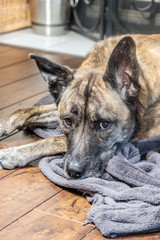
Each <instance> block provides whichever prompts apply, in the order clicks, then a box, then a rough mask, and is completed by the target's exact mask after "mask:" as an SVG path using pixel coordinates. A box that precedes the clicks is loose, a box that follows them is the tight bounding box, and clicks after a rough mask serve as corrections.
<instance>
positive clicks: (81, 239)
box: [79, 225, 96, 240]
mask: <svg viewBox="0 0 160 240" xmlns="http://www.w3.org/2000/svg"><path fill="white" fill-rule="evenodd" d="M93 226H94V225H93ZM95 229H96V227H95V226H94V228H92V229H91V230H89V231H88V232H87V233H86V234H85V235H84V236H83V237H82V238H80V239H79V240H83V239H85V238H86V237H87V236H88V235H89V234H90V233H91V232H93V231H94V230H95Z"/></svg>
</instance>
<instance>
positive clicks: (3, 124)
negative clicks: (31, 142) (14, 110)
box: [0, 118, 16, 137]
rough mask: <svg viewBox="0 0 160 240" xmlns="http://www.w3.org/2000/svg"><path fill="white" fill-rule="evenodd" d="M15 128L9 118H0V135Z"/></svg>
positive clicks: (4, 134) (5, 134) (3, 135)
mask: <svg viewBox="0 0 160 240" xmlns="http://www.w3.org/2000/svg"><path fill="white" fill-rule="evenodd" d="M15 129H16V126H15V123H13V122H12V120H11V119H9V118H4V119H1V120H0V137H5V136H7V135H9V134H10V133H12V132H13V131H14V130H15Z"/></svg>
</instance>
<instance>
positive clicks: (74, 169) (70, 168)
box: [66, 162, 85, 178]
mask: <svg viewBox="0 0 160 240" xmlns="http://www.w3.org/2000/svg"><path fill="white" fill-rule="evenodd" d="M66 170H67V173H68V175H69V176H70V177H71V178H80V177H82V176H83V174H84V170H85V168H84V166H82V165H80V164H79V163H72V162H71V163H69V164H68V165H67V169H66Z"/></svg>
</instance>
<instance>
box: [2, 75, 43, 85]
mask: <svg viewBox="0 0 160 240" xmlns="http://www.w3.org/2000/svg"><path fill="white" fill-rule="evenodd" d="M36 75H39V76H41V74H40V73H39V72H37V73H34V74H32V75H29V76H27V77H24V78H20V79H17V80H15V81H13V82H10V83H7V84H5V85H1V86H0V88H3V87H7V86H9V85H12V84H14V83H16V82H20V81H23V80H26V79H27V78H31V77H34V76H36Z"/></svg>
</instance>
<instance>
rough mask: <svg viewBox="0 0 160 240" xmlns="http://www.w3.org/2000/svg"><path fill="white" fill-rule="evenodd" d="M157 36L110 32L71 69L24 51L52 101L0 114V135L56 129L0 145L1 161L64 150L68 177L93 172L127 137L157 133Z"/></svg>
mask: <svg viewBox="0 0 160 240" xmlns="http://www.w3.org/2000/svg"><path fill="white" fill-rule="evenodd" d="M159 42H160V35H131V36H129V35H127V36H117V37H110V38H107V39H105V40H103V41H100V42H98V43H96V44H95V46H94V48H93V49H92V51H91V52H90V53H89V54H88V55H87V57H86V58H85V60H84V61H83V63H82V64H81V65H80V67H79V68H78V69H76V70H72V69H70V68H69V67H67V66H61V65H58V64H56V63H53V62H51V61H50V60H48V59H46V58H43V57H40V56H37V55H34V54H30V58H31V59H34V60H35V61H36V64H37V66H38V68H39V70H40V72H41V74H42V76H43V78H44V79H45V80H46V81H47V83H48V86H49V91H50V93H51V95H52V96H53V97H54V99H55V103H54V104H50V105H45V106H35V107H33V108H27V109H21V110H18V111H16V112H14V113H13V114H12V115H10V116H8V117H6V118H5V119H2V120H1V121H0V135H1V136H4V135H7V134H10V133H11V132H13V131H14V130H15V129H18V128H23V127H26V126H29V127H33V126H41V127H46V126H49V125H50V124H51V123H53V122H57V121H59V124H60V127H61V129H62V131H63V133H64V136H57V137H51V138H48V139H44V140H40V141H38V142H36V143H31V144H27V145H24V146H20V147H13V148H8V149H4V150H1V151H0V161H1V164H2V166H3V167H4V168H6V169H13V168H15V167H23V166H25V165H26V164H28V163H29V162H31V161H33V160H35V159H38V158H41V157H44V156H52V155H55V154H59V153H62V152H66V155H65V164H64V171H65V173H66V175H67V177H68V179H74V178H79V179H81V178H86V177H89V176H101V175H102V174H103V172H104V169H106V166H107V164H108V161H109V159H111V158H112V157H113V156H114V155H115V153H116V151H117V149H118V148H119V147H120V146H122V145H123V144H125V143H127V142H129V141H130V140H131V139H142V138H146V137H151V136H155V135H158V134H160V120H159V115H160V44H159Z"/></svg>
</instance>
